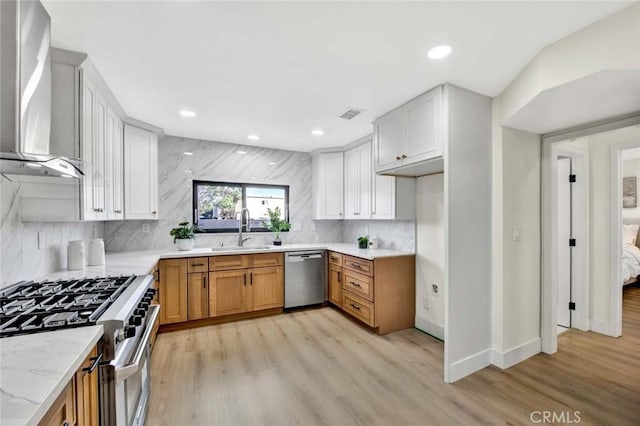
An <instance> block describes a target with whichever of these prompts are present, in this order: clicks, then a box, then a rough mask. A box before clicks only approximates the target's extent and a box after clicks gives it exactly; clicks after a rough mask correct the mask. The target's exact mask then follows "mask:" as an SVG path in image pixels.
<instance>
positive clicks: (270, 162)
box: [269, 161, 278, 166]
mask: <svg viewBox="0 0 640 426" xmlns="http://www.w3.org/2000/svg"><path fill="white" fill-rule="evenodd" d="M276 164H278V163H276V162H275V161H269V165H270V166H275V165H276Z"/></svg>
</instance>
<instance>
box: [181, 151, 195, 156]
mask: <svg viewBox="0 0 640 426" xmlns="http://www.w3.org/2000/svg"><path fill="white" fill-rule="evenodd" d="M183 154H184V155H193V152H189V151H185V152H183Z"/></svg>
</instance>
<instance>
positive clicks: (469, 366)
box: [445, 349, 491, 383]
mask: <svg viewBox="0 0 640 426" xmlns="http://www.w3.org/2000/svg"><path fill="white" fill-rule="evenodd" d="M490 364H491V349H487V350H484V351H482V352H478V353H476V354H473V355H471V356H468V357H466V358H464V359H461V360H460V361H456V362H454V363H453V364H451V365H450V366H449V374H448V375H447V377H445V382H447V383H453V382H455V381H457V380H460V379H462V378H463V377H466V376H468V375H469V374H471V373H475V372H476V371H478V370H482V369H483V368H484V367H487V366H488V365H490Z"/></svg>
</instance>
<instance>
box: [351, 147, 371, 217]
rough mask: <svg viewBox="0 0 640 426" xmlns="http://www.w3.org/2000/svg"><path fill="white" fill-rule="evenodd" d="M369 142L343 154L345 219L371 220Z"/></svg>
mask: <svg viewBox="0 0 640 426" xmlns="http://www.w3.org/2000/svg"><path fill="white" fill-rule="evenodd" d="M371 164H372V158H371V142H367V143H364V144H362V145H359V146H357V147H355V148H352V149H350V150H349V151H347V152H346V153H345V166H344V176H345V185H344V186H345V218H346V219H370V218H371V177H372V167H371Z"/></svg>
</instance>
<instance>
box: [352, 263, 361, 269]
mask: <svg viewBox="0 0 640 426" xmlns="http://www.w3.org/2000/svg"><path fill="white" fill-rule="evenodd" d="M351 266H353V267H354V268H358V269H362V265H359V264H357V263H351Z"/></svg>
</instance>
